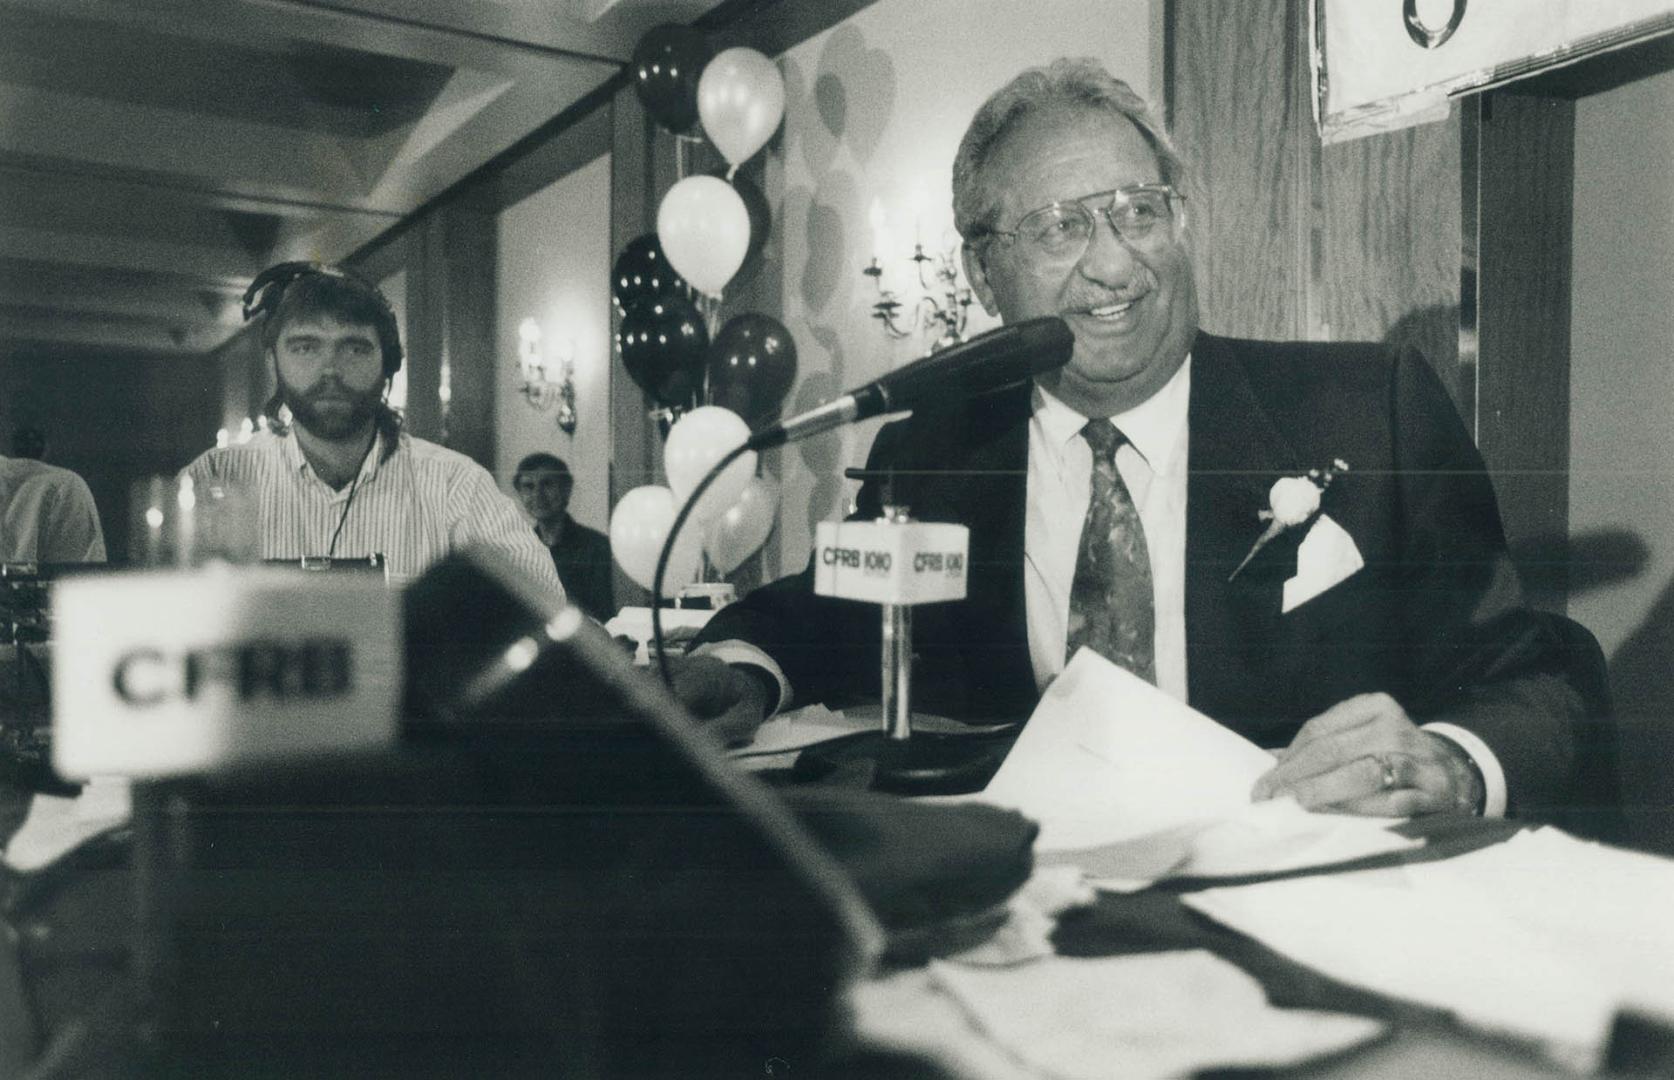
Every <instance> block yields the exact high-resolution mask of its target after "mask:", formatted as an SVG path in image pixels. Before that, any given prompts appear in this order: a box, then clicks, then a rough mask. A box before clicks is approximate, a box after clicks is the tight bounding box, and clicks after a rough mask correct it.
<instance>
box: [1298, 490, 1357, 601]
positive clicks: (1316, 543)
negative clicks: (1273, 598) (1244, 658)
mask: <svg viewBox="0 0 1674 1080" xmlns="http://www.w3.org/2000/svg"><path fill="white" fill-rule="evenodd" d="M1365 565H1366V560H1365V559H1362V558H1361V557H1360V549H1359V548H1357V547H1355V546H1354V537H1352V536H1350V535H1349V534H1348V533H1347V532H1345V531H1343V527H1342V526H1341V525H1339V524H1337V523H1336V522H1335V521H1332V520H1331V516H1330V515H1329V514H1321V515H1319V517H1317V518H1315V519H1314V524H1313V526H1312V527H1311V528H1310V529H1309V530H1308V535H1307V536H1304V537H1303V538H1302V544H1301V546H1300V547H1298V548H1297V549H1296V576H1295V577H1293V578H1291V579H1290V580H1289V581H1286V582H1285V594H1284V607H1283V608H1282V609H1281V610H1282V611H1283V612H1285V613H1288V612H1290V611H1291V610H1293V609H1295V608H1298V607H1301V606H1302V605H1303V604H1306V603H1307V602H1308V601H1309V600H1312V599H1313V598H1314V597H1316V596H1318V595H1319V594H1320V593H1322V592H1324V591H1325V590H1327V589H1329V588H1331V587H1332V586H1334V585H1336V584H1338V583H1339V582H1341V581H1342V580H1343V579H1344V578H1347V577H1348V576H1349V575H1351V574H1353V573H1354V572H1355V571H1357V570H1359V569H1360V568H1361V567H1363V566H1365Z"/></svg>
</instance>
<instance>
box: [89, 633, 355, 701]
mask: <svg viewBox="0 0 1674 1080" xmlns="http://www.w3.org/2000/svg"><path fill="white" fill-rule="evenodd" d="M111 688H112V689H113V690H114V691H115V692H116V697H117V699H118V700H119V701H121V702H123V703H124V704H126V705H129V706H131V707H133V708H135V709H149V708H155V707H158V706H161V705H166V704H168V703H169V702H171V701H185V702H194V701H197V700H198V699H199V698H200V697H202V696H204V695H205V694H208V693H213V692H215V691H217V690H222V691H225V692H226V693H229V694H231V695H232V696H233V698H234V699H236V700H237V701H239V702H241V703H244V704H249V703H251V702H253V701H258V700H262V699H267V700H272V701H280V702H284V701H316V702H328V701H332V700H335V699H339V698H343V697H347V696H348V694H349V693H350V692H351V691H352V690H353V689H354V647H353V645H351V644H350V643H349V641H348V640H347V639H345V638H328V637H321V638H312V639H305V640H302V641H294V642H293V641H248V642H242V643H238V644H233V645H216V646H211V647H209V648H202V649H188V650H187V651H185V652H181V653H171V652H169V651H166V650H164V649H159V648H156V647H155V646H148V645H145V646H140V647H139V648H136V649H134V650H133V651H131V652H129V653H127V654H125V655H123V656H121V657H119V658H118V659H117V661H116V667H115V670H114V671H113V672H112V673H111Z"/></svg>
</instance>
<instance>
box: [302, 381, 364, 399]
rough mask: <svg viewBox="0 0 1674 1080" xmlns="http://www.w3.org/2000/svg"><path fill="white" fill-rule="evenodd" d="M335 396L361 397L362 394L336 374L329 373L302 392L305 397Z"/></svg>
mask: <svg viewBox="0 0 1674 1080" xmlns="http://www.w3.org/2000/svg"><path fill="white" fill-rule="evenodd" d="M328 394H329V395H331V396H333V397H359V396H361V395H360V394H358V393H356V392H355V391H354V390H351V389H350V388H349V384H348V383H345V382H344V381H343V380H342V379H340V378H338V377H337V376H335V375H327V376H325V377H323V378H321V379H319V380H318V381H316V382H315V383H314V384H313V385H312V386H310V387H308V389H306V390H304V391H303V392H302V396H303V397H309V398H315V397H324V396H326V395H328Z"/></svg>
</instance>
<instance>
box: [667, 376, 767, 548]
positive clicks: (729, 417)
mask: <svg viewBox="0 0 1674 1080" xmlns="http://www.w3.org/2000/svg"><path fill="white" fill-rule="evenodd" d="M749 437H750V425H748V424H746V423H745V422H744V420H743V418H742V417H740V416H739V415H738V414H737V413H735V412H733V411H732V410H731V409H723V408H721V407H720V406H719V405H703V406H700V407H698V408H696V409H693V410H692V411H691V412H689V413H687V414H686V415H684V416H682V417H681V418H680V419H678V420H676V421H675V422H674V426H673V427H672V428H670V429H669V432H668V441H667V442H665V443H663V469H664V470H665V471H666V472H667V473H668V486H669V487H671V488H673V489H674V497H675V499H676V500H678V502H677V503H676V505H677V506H678V505H684V504H685V502H686V500H687V499H688V498H690V497H691V494H692V492H693V490H695V489H696V488H697V486H698V484H699V483H700V482H701V481H702V480H703V478H704V477H705V476H707V475H708V473H709V470H710V469H711V468H713V467H714V465H715V463H716V462H718V461H720V460H721V458H723V457H725V456H726V454H727V453H728V452H729V451H731V450H732V449H734V448H735V447H738V446H742V445H743V444H744V441H745V440H746V439H748V438H749ZM754 475H756V453H755V451H754V450H752V451H750V452H749V453H748V454H744V455H741V456H740V457H739V459H738V460H737V461H735V462H733V463H732V464H731V465H728V466H727V467H726V469H725V470H723V471H722V473H721V475H720V476H718V477H716V479H715V482H714V483H713V484H710V485H709V490H708V491H705V492H704V493H703V498H702V499H700V500H699V501H698V504H697V507H696V508H695V509H693V510H692V515H691V516H692V520H693V521H695V522H697V523H699V524H704V523H707V522H710V521H713V520H714V519H715V518H717V517H720V516H721V515H722V514H724V513H726V512H727V508H728V507H730V506H732V504H733V503H735V502H737V501H738V496H739V495H740V494H741V493H742V492H743V490H744V485H745V484H748V483H749V482H750V478H751V477H752V476H754Z"/></svg>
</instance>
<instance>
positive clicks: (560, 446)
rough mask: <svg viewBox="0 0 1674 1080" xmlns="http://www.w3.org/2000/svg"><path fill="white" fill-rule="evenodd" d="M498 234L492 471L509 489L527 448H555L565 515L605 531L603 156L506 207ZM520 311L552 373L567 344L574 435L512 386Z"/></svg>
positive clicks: (606, 167)
mask: <svg viewBox="0 0 1674 1080" xmlns="http://www.w3.org/2000/svg"><path fill="white" fill-rule="evenodd" d="M499 231H500V244H499V315H498V319H497V323H496V328H497V329H496V341H497V345H496V348H495V352H494V358H493V364H494V372H495V374H494V378H495V400H496V416H495V419H496V427H497V430H498V446H497V449H496V452H495V468H494V475H495V477H496V478H497V479H498V480H499V481H500V484H501V486H502V487H503V488H504V489H505V490H507V491H510V490H511V486H510V485H511V478H512V471H513V470H514V469H515V468H516V467H517V462H518V460H519V459H521V458H522V457H523V456H524V455H525V454H529V453H532V452H534V451H536V450H545V451H548V452H550V453H554V454H557V455H558V456H559V457H560V458H563V459H564V461H565V462H567V463H568V464H569V466H570V469H571V471H572V472H574V473H575V478H576V485H575V494H574V495H573V496H572V497H571V501H570V512H571V513H572V514H573V515H574V516H575V517H576V519H577V520H578V521H581V522H582V523H583V524H586V525H591V526H592V527H594V528H596V529H600V530H603V529H604V528H605V527H606V524H607V521H608V516H609V510H608V504H609V488H610V473H609V462H610V455H611V436H610V362H611V352H610V344H611V339H610V263H611V252H610V157H609V155H608V154H607V155H603V156H600V157H599V158H597V159H595V160H594V161H593V162H591V163H590V164H587V165H584V166H582V167H581V168H579V169H577V170H575V171H574V172H572V173H570V174H569V175H567V176H565V177H563V178H562V179H559V180H557V181H555V182H554V183H552V184H550V185H548V186H547V187H546V188H544V189H542V190H541V191H538V192H536V193H535V194H533V195H530V196H528V197H527V198H525V199H523V200H521V201H520V202H517V203H515V204H514V205H512V206H510V207H508V208H506V209H505V210H504V211H502V212H501V214H500V219H499ZM526 318H534V319H535V320H536V321H537V322H539V324H540V326H541V330H542V341H543V347H544V349H545V353H546V356H547V358H548V361H549V363H551V364H552V365H553V370H554V371H556V362H557V360H558V357H559V356H560V355H561V354H562V353H563V351H564V350H565V349H566V348H572V343H573V356H574V361H575V383H576V412H577V414H578V418H579V423H578V424H577V427H576V431H575V434H573V435H566V434H564V433H563V432H562V431H560V430H559V428H558V425H557V423H556V417H557V411H556V406H554V407H553V409H552V410H549V411H537V410H536V409H535V408H533V407H532V406H531V405H530V404H529V402H528V401H527V400H525V398H524V397H523V395H522V394H520V393H519V392H518V386H519V385H520V382H521V380H520V378H519V375H518V371H517V363H516V360H517V355H518V326H519V324H520V323H522V321H523V320H524V319H526Z"/></svg>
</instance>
